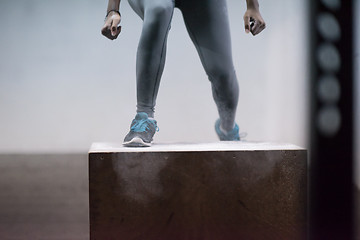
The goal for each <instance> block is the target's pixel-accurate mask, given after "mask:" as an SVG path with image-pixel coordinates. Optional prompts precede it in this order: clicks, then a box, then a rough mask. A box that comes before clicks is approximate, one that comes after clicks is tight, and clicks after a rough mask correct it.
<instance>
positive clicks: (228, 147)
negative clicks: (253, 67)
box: [89, 142, 306, 153]
mask: <svg viewBox="0 0 360 240" xmlns="http://www.w3.org/2000/svg"><path fill="white" fill-rule="evenodd" d="M269 150H306V149H304V148H301V147H298V146H296V145H293V144H287V143H270V142H211V143H153V144H152V146H151V147H124V146H123V145H122V143H119V142H116V143H106V142H97V143H93V144H92V146H91V148H90V150H89V153H116V152H201V151H206V152H208V151H269Z"/></svg>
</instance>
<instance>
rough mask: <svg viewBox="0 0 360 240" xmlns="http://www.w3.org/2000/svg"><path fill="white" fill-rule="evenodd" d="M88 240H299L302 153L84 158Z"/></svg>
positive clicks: (303, 206) (302, 230) (303, 224)
mask: <svg viewBox="0 0 360 240" xmlns="http://www.w3.org/2000/svg"><path fill="white" fill-rule="evenodd" d="M89 188H90V238H91V239H92V240H95V239H109V240H111V239H117V240H118V239H124V240H128V239H139V240H140V239H146V240H152V239H158V240H159V239H160V240H162V239H172V240H177V239H179V240H183V239H186V240H192V239H194V240H199V239H204V240H215V239H216V240H223V239H226V240H232V239H234V240H235V239H304V238H306V234H307V231H306V230H307V219H306V216H307V215H306V213H307V153H306V150H272V151H269V150H266V151H265V150H264V151H261V150H258V151H224V152H222V151H197V152H113V153H111V152H108V153H104V152H103V153H96V152H92V153H90V154H89Z"/></svg>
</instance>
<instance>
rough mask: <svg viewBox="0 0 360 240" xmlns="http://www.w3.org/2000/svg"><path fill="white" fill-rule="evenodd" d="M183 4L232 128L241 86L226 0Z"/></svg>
mask: <svg viewBox="0 0 360 240" xmlns="http://www.w3.org/2000/svg"><path fill="white" fill-rule="evenodd" d="M179 8H180V10H181V11H182V14H183V16H184V21H185V24H186V27H187V30H188V32H189V35H190V37H191V39H192V41H193V43H194V44H195V46H196V49H197V51H198V53H199V56H200V58H201V62H202V64H203V66H204V68H205V71H206V73H207V75H208V78H209V80H210V82H211V86H212V92H213V97H214V100H215V102H216V105H217V108H218V112H219V115H220V124H221V125H220V126H221V129H222V130H224V131H225V132H227V131H231V130H233V129H234V126H235V114H236V107H237V103H238V97H239V86H238V82H237V78H236V74H235V70H234V66H233V61H232V54H231V40H230V31H229V23H228V14H227V6H226V0H196V1H194V0H181V1H180V4H179Z"/></svg>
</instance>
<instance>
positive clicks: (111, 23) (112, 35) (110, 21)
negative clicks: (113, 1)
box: [101, 11, 121, 40]
mask: <svg viewBox="0 0 360 240" xmlns="http://www.w3.org/2000/svg"><path fill="white" fill-rule="evenodd" d="M120 21H121V16H120V14H119V13H118V12H117V11H110V12H109V14H108V15H107V17H106V18H105V24H104V26H103V27H102V29H101V33H102V35H104V36H105V37H107V38H108V39H110V40H114V39H116V38H117V37H118V36H119V34H120V32H121V26H119V24H120Z"/></svg>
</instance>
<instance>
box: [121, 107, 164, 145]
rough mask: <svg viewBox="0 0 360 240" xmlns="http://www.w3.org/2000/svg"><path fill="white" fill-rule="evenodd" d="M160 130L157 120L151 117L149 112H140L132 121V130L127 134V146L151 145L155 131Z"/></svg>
mask: <svg viewBox="0 0 360 240" xmlns="http://www.w3.org/2000/svg"><path fill="white" fill-rule="evenodd" d="M157 131H159V128H158V126H157V122H156V121H155V120H153V119H149V117H148V115H147V113H144V112H139V113H137V114H136V116H135V119H134V120H133V121H132V122H131V126H130V132H129V133H128V134H127V135H126V136H125V139H124V143H123V145H124V146H126V147H150V146H151V141H152V140H153V136H154V134H155V132H157Z"/></svg>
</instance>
